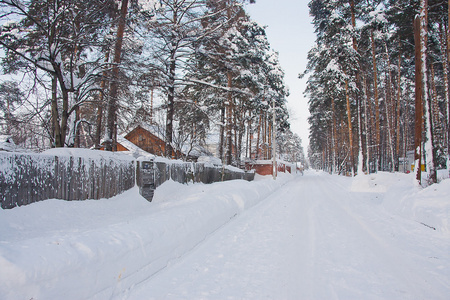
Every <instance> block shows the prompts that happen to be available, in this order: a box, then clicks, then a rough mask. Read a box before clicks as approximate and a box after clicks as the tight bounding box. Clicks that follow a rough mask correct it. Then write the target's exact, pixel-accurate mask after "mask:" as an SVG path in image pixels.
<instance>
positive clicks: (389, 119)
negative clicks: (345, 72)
mask: <svg viewBox="0 0 450 300" xmlns="http://www.w3.org/2000/svg"><path fill="white" fill-rule="evenodd" d="M384 46H385V51H386V64H387V76H386V86H387V89H386V110H385V111H386V125H387V134H388V147H389V156H390V158H391V168H390V171H391V172H394V171H395V161H394V141H393V138H392V135H393V134H392V128H393V127H394V126H393V124H394V122H393V119H394V117H393V115H391V114H390V112H394V107H393V106H394V105H393V103H392V102H393V97H392V74H391V69H390V66H391V60H390V59H389V52H388V48H387V44H386V42H385V43H384Z"/></svg>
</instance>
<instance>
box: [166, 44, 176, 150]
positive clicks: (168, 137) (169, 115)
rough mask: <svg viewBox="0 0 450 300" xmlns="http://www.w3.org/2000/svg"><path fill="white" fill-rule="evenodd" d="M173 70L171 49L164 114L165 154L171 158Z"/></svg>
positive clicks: (173, 99) (173, 58) (173, 57)
mask: <svg viewBox="0 0 450 300" xmlns="http://www.w3.org/2000/svg"><path fill="white" fill-rule="evenodd" d="M175 71H176V60H175V50H172V53H171V54H170V65H169V83H168V84H169V87H168V95H167V115H166V134H165V137H166V140H165V144H166V145H165V147H166V151H165V156H166V157H168V158H172V155H173V152H174V151H173V146H172V142H173V115H174V111H175Z"/></svg>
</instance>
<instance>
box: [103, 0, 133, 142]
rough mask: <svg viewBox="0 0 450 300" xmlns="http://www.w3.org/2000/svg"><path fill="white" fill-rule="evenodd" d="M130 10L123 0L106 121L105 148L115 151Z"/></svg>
mask: <svg viewBox="0 0 450 300" xmlns="http://www.w3.org/2000/svg"><path fill="white" fill-rule="evenodd" d="M127 12H128V0H122V6H121V8H120V16H119V25H118V26H117V37H116V44H115V47H114V60H113V67H112V81H111V85H110V94H109V102H108V116H107V121H106V141H105V150H106V151H113V150H114V148H116V145H115V143H114V141H116V140H117V130H116V124H117V102H118V91H119V65H120V59H121V55H122V44H123V34H124V31H125V21H126V16H127Z"/></svg>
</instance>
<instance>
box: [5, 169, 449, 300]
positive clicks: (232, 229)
mask: <svg viewBox="0 0 450 300" xmlns="http://www.w3.org/2000/svg"><path fill="white" fill-rule="evenodd" d="M411 176H413V175H404V174H390V173H379V174H376V175H365V176H357V177H356V178H346V177H339V176H331V175H328V174H325V173H321V172H314V171H310V172H307V173H305V176H288V175H285V176H282V177H280V178H278V180H277V181H273V180H272V179H271V178H270V177H269V178H267V177H259V178H258V180H256V181H254V182H246V181H241V180H239V181H229V182H221V183H215V184H211V185H204V184H191V185H181V184H178V183H175V182H172V181H169V182H166V183H164V184H163V185H162V186H160V187H159V188H158V189H157V190H156V193H155V197H154V201H153V202H152V203H149V202H147V201H146V200H145V199H143V198H142V197H140V195H139V194H138V191H137V189H136V188H135V189H132V190H130V191H127V192H125V193H123V194H121V195H119V196H117V197H114V198H112V199H102V200H98V201H95V200H89V201H80V202H66V201H61V200H47V201H42V202H38V203H34V204H31V205H28V206H22V207H17V208H14V209H11V210H0V299H27V300H28V299H34V300H39V299H449V298H448V295H450V223H449V219H450V201H449V198H450V197H449V195H450V180H448V179H447V180H444V181H443V182H441V183H440V184H437V185H433V186H430V187H428V188H425V189H422V188H419V187H418V186H416V185H414V184H413V180H412V177H411Z"/></svg>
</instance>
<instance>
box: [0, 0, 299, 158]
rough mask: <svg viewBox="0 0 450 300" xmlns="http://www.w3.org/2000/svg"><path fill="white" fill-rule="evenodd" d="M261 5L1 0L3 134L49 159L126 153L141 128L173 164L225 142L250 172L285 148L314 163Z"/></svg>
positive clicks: (239, 1)
mask: <svg viewBox="0 0 450 300" xmlns="http://www.w3.org/2000/svg"><path fill="white" fill-rule="evenodd" d="M253 2H254V1H253V0H250V1H248V0H122V1H117V0H89V1H85V0H81V1H80V0H77V1H75V0H47V1H35V0H2V1H0V46H1V49H0V57H1V59H2V60H1V69H2V73H3V75H2V76H1V77H0V79H1V81H0V105H1V109H2V110H1V125H0V128H1V134H2V135H3V136H9V137H12V139H13V140H14V142H15V144H16V145H20V146H22V147H24V148H27V149H30V148H31V149H36V150H38V151H39V150H43V149H47V148H50V147H81V148H94V149H95V148H97V149H98V148H104V149H105V150H109V151H115V150H116V149H117V141H118V138H119V137H120V136H123V135H125V134H126V133H127V132H130V131H131V130H132V129H133V128H135V127H136V126H137V125H142V126H144V127H146V128H152V129H153V134H155V135H158V136H160V137H162V139H163V141H164V144H165V147H164V149H165V151H164V155H165V156H166V157H169V158H177V159H184V160H186V159H187V158H188V157H189V155H190V153H191V152H193V151H197V152H198V151H203V152H208V150H207V149H208V148H207V147H206V146H207V145H208V144H211V143H215V144H216V149H217V154H216V156H218V157H219V158H221V159H222V161H223V162H224V163H226V164H229V165H235V166H241V164H242V162H243V161H244V158H251V159H271V158H272V156H273V153H272V152H273V150H272V145H274V143H272V140H273V139H276V149H275V151H276V152H277V155H278V157H280V158H282V159H285V160H287V161H292V162H297V161H304V160H305V158H304V155H303V149H302V146H301V139H300V137H299V136H298V135H297V134H295V133H293V132H292V131H291V129H290V125H289V119H288V118H289V115H288V110H287V106H286V97H287V95H288V93H289V92H288V88H287V87H286V86H285V83H284V72H283V70H282V69H281V67H280V64H279V59H278V53H277V52H276V51H275V50H273V49H272V48H271V46H270V44H269V41H268V39H267V36H266V33H265V28H264V27H262V26H260V25H258V24H257V23H256V22H254V21H253V20H252V19H251V18H250V17H249V15H248V13H247V12H246V11H245V5H246V4H250V3H253ZM274 137H275V138H274ZM198 149H201V150H198ZM206 154H211V153H206Z"/></svg>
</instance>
